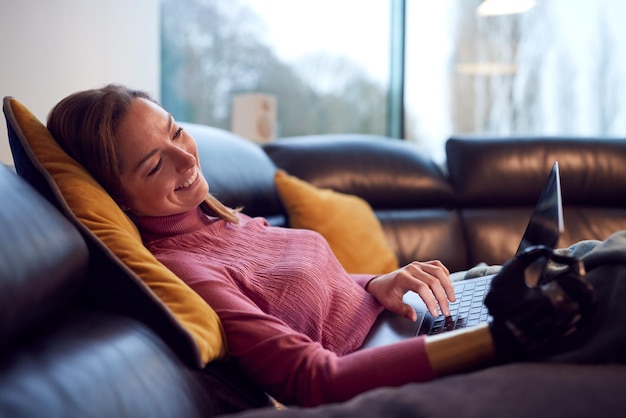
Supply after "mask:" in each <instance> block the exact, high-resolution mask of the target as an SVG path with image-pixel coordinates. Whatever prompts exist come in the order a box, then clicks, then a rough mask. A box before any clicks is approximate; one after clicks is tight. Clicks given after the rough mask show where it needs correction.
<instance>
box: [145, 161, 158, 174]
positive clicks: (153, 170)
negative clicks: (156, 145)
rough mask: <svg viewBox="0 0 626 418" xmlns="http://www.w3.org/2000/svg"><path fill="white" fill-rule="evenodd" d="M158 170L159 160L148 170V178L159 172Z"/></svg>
mask: <svg viewBox="0 0 626 418" xmlns="http://www.w3.org/2000/svg"><path fill="white" fill-rule="evenodd" d="M159 168H161V160H159V162H158V163H157V164H156V165H155V166H154V168H153V169H152V170H150V172H149V173H148V176H152V175H153V174H155V173H156V172H157V171H159Z"/></svg>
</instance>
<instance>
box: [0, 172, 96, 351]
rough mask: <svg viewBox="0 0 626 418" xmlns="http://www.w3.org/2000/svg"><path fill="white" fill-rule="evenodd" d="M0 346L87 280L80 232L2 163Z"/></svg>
mask: <svg viewBox="0 0 626 418" xmlns="http://www.w3.org/2000/svg"><path fill="white" fill-rule="evenodd" d="M0 196H2V199H3V202H2V205H0V242H1V245H0V318H2V320H1V321H0V351H3V350H5V349H8V348H9V347H10V346H12V345H13V344H14V343H15V341H18V340H19V339H21V338H26V337H28V336H29V335H32V334H33V333H36V332H37V329H39V328H40V327H42V326H44V325H45V324H47V323H49V322H51V321H54V320H55V319H56V318H58V317H59V316H60V315H61V313H62V312H65V310H66V309H67V305H71V304H72V302H73V300H74V298H75V296H76V295H77V294H78V293H79V292H80V291H81V289H82V288H83V286H84V285H85V280H84V278H85V275H84V274H85V272H86V270H87V264H88V260H89V254H88V251H87V245H86V243H85V241H84V240H83V238H82V237H81V235H80V234H79V233H78V231H77V230H76V229H75V228H74V227H73V226H72V225H71V224H70V222H69V221H67V220H66V219H65V218H64V217H63V216H62V215H61V214H60V213H59V212H57V211H56V209H54V207H53V206H52V205H51V204H50V203H48V202H47V201H46V200H45V199H44V198H43V197H41V196H40V195H39V194H38V193H37V192H36V191H35V190H34V189H33V188H32V187H31V186H30V185H28V184H27V183H26V182H25V181H24V180H23V179H21V178H20V177H18V176H17V175H16V174H15V173H14V172H13V171H11V170H10V169H9V168H7V167H6V166H3V165H0Z"/></svg>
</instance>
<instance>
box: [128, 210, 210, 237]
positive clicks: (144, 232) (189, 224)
mask: <svg viewBox="0 0 626 418" xmlns="http://www.w3.org/2000/svg"><path fill="white" fill-rule="evenodd" d="M133 221H134V222H135V224H136V225H137V228H138V229H139V232H140V233H141V237H142V239H143V240H144V242H150V241H154V240H157V239H162V238H167V237H171V236H174V235H181V234H187V233H190V232H194V231H196V230H198V229H200V228H202V227H203V226H205V225H208V224H210V223H211V222H212V220H211V219H210V218H209V217H208V216H207V215H205V214H204V212H202V209H200V207H197V208H196V209H193V210H190V211H188V212H184V213H178V214H176V215H168V216H137V217H133Z"/></svg>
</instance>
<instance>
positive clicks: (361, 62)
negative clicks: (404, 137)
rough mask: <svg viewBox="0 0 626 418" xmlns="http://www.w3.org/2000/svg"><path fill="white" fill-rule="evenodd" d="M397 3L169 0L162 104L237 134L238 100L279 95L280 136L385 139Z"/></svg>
mask: <svg viewBox="0 0 626 418" xmlns="http://www.w3.org/2000/svg"><path fill="white" fill-rule="evenodd" d="M389 10H390V6H389V1H386V0H377V1H375V2H363V1H361V0H340V1H337V0H315V1H301V0H298V1H294V0H249V1H243V0H229V1H223V0H163V3H162V16H163V18H162V19H163V40H162V48H163V55H162V63H163V64H162V67H163V75H162V77H163V82H162V89H161V90H162V102H163V104H164V106H165V107H166V108H167V109H168V110H169V111H171V112H172V113H173V115H174V116H175V117H176V118H177V119H180V120H186V121H192V122H197V123H205V124H208V125H211V126H217V127H222V128H225V129H230V112H231V106H232V100H233V96H234V95H236V94H239V93H249V92H261V93H268V94H272V95H274V96H276V98H277V103H278V121H277V122H278V123H277V125H278V126H277V128H278V129H277V135H278V136H291V135H302V134H316V133H337V132H351V133H371V134H379V135H384V134H385V129H386V114H387V111H386V106H387V102H386V97H387V90H388V78H389V75H388V72H389V71H388V68H389V30H390V29H389Z"/></svg>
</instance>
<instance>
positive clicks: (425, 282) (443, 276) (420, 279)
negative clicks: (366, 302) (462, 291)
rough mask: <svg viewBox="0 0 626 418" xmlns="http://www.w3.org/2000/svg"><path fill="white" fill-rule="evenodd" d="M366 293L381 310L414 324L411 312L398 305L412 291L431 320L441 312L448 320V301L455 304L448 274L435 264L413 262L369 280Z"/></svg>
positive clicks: (442, 267)
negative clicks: (425, 308)
mask: <svg viewBox="0 0 626 418" xmlns="http://www.w3.org/2000/svg"><path fill="white" fill-rule="evenodd" d="M366 290H367V291H368V292H369V293H370V294H371V295H372V296H374V297H375V298H376V299H377V300H378V301H379V302H380V303H381V304H382V305H383V306H384V307H385V308H387V309H388V310H390V311H391V312H395V313H397V314H399V315H402V316H403V317H405V318H408V319H410V320H412V321H416V320H417V314H416V312H415V310H414V309H413V308H412V307H411V306H410V305H407V304H406V303H404V302H403V301H402V297H403V295H404V294H405V293H406V292H408V291H409V290H412V291H413V292H415V293H417V294H418V295H419V296H420V297H421V298H422V300H423V301H424V303H426V306H427V307H428V310H429V311H430V313H431V314H432V315H433V316H438V315H439V312H438V311H439V309H438V306H439V307H440V308H441V312H442V313H443V314H444V315H446V316H449V315H450V309H449V305H448V304H449V301H450V302H454V301H455V299H456V298H455V295H454V288H453V287H452V282H451V281H450V272H449V271H448V269H447V268H446V267H445V266H444V265H443V264H442V263H441V261H439V260H434V261H424V262H419V261H414V262H412V263H411V264H408V265H406V266H404V267H402V268H400V269H398V270H395V271H393V272H391V273H389V274H384V275H381V276H378V277H375V278H374V279H372V280H370V282H369V283H368V285H367V287H366Z"/></svg>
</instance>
